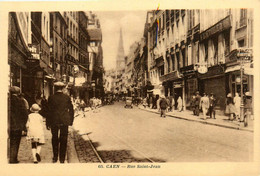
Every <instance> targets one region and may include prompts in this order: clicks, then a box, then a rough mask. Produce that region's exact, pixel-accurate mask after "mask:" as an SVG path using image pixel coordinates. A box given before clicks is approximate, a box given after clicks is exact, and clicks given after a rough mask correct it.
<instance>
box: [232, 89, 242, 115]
mask: <svg viewBox="0 0 260 176" xmlns="http://www.w3.org/2000/svg"><path fill="white" fill-rule="evenodd" d="M234 103H235V107H236V117H237V118H238V119H239V118H240V105H241V98H240V96H239V94H238V93H236V96H235V97H234Z"/></svg>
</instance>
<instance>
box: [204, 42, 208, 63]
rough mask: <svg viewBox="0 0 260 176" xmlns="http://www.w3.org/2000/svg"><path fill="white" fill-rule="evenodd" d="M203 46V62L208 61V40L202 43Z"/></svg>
mask: <svg viewBox="0 0 260 176" xmlns="http://www.w3.org/2000/svg"><path fill="white" fill-rule="evenodd" d="M204 47H205V62H208V41H206V42H205V43H204Z"/></svg>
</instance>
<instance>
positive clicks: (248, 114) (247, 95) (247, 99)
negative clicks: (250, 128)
mask: <svg viewBox="0 0 260 176" xmlns="http://www.w3.org/2000/svg"><path fill="white" fill-rule="evenodd" d="M244 104H245V106H244V108H245V114H244V115H245V116H246V117H247V120H248V119H251V120H253V116H251V115H252V95H251V93H250V92H246V93H245V99H244ZM246 123H247V122H246ZM246 126H247V124H246Z"/></svg>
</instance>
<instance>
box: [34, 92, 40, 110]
mask: <svg viewBox="0 0 260 176" xmlns="http://www.w3.org/2000/svg"><path fill="white" fill-rule="evenodd" d="M34 101H35V102H34V103H37V104H38V105H39V106H40V107H41V106H42V104H41V103H42V94H41V92H38V93H37V95H36V96H35V99H34Z"/></svg>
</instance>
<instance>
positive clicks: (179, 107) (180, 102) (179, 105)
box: [177, 96, 182, 112]
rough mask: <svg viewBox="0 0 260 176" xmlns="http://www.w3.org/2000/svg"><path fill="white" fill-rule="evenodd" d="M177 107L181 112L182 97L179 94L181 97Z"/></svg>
mask: <svg viewBox="0 0 260 176" xmlns="http://www.w3.org/2000/svg"><path fill="white" fill-rule="evenodd" d="M177 104H178V105H177V109H178V111H179V112H181V111H182V98H181V96H179V98H178V100H177Z"/></svg>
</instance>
